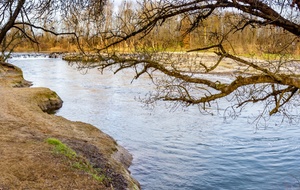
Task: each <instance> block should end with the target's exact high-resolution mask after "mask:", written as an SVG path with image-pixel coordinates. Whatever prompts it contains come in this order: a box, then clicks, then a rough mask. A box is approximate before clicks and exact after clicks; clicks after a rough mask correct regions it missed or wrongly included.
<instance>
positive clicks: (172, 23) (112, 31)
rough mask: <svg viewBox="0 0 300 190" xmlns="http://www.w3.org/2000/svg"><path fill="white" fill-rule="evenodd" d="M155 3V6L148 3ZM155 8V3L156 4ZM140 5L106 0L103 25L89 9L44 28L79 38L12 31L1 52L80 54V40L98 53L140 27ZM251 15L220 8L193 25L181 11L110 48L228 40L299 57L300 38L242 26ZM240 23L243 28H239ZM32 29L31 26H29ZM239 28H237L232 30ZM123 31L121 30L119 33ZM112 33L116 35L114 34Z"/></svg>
mask: <svg viewBox="0 0 300 190" xmlns="http://www.w3.org/2000/svg"><path fill="white" fill-rule="evenodd" d="M149 6H150V5H149ZM151 6H153V5H151ZM141 9H142V7H141V6H137V4H136V3H135V2H134V1H126V0H123V2H122V3H121V4H120V5H119V6H117V7H116V6H115V5H114V4H113V3H112V2H109V1H108V2H107V3H106V6H105V7H104V11H103V14H102V15H99V20H100V22H98V24H95V23H91V22H90V21H89V19H88V15H85V14H84V13H83V14H82V16H81V17H80V18H79V17H78V16H77V17H75V16H74V19H73V20H69V21H68V22H65V21H63V20H62V21H60V22H58V21H57V20H53V22H51V20H48V21H41V22H45V24H44V25H45V27H46V28H49V30H50V29H51V30H52V31H55V32H57V33H59V32H60V31H75V32H76V33H77V34H79V35H78V38H75V37H74V36H72V35H58V36H56V35H55V34H53V33H49V32H47V31H39V32H37V33H35V36H34V38H35V39H36V41H38V42H39V43H38V44H36V43H34V42H32V41H31V40H30V38H27V37H26V36H24V33H22V32H21V31H20V30H18V29H12V30H10V31H9V33H8V35H7V36H6V39H5V41H7V43H5V41H4V43H2V52H3V51H7V49H14V51H17V52H27V51H41V52H76V51H78V43H80V44H81V46H82V47H83V49H84V50H85V51H87V52H93V51H94V50H95V47H96V48H97V49H99V48H102V47H104V46H105V45H106V44H110V43H111V42H113V41H114V40H115V39H114V38H115V37H116V36H117V35H116V34H117V32H118V31H122V32H123V33H124V32H125V33H126V32H127V33H128V34H130V32H132V31H133V30H135V28H136V27H137V26H135V24H136V23H135V22H134V19H135V15H138V14H139V13H140V12H142V11H143V10H141ZM243 17H247V15H245V14H242V13H241V12H239V11H234V10H232V11H230V10H224V11H222V10H218V11H215V12H214V13H213V15H211V16H210V17H208V18H206V19H205V20H203V21H202V22H201V24H200V25H198V26H193V30H192V31H189V29H190V28H191V24H192V23H193V21H192V20H193V19H195V18H193V15H192V14H187V15H178V16H176V17H171V18H169V19H167V20H166V21H164V23H163V24H161V25H156V26H154V28H153V29H152V30H151V31H149V33H147V35H146V36H144V34H138V35H136V36H133V37H131V38H130V39H128V40H126V41H123V42H121V43H118V44H116V45H114V46H113V47H112V48H111V49H113V50H114V51H118V52H136V51H152V52H159V51H171V52H177V51H188V50H190V49H195V48H197V47H207V46H210V45H213V44H216V43H217V42H218V41H220V39H221V38H223V40H224V42H223V45H224V47H225V48H226V49H228V50H229V52H231V53H234V54H239V55H245V56H254V55H255V56H262V55H270V54H284V55H294V56H297V57H298V56H300V39H299V38H295V36H294V35H292V34H290V33H289V32H287V31H285V30H284V29H283V28H281V27H275V26H272V25H267V26H265V27H263V26H260V27H257V25H250V27H249V26H247V27H244V28H243V24H245V23H240V22H241V21H242V20H243ZM238 27H239V28H238ZM28 30H31V29H30V28H29V27H28ZM233 30H236V31H235V32H232V31H233ZM121 35H123V34H120V36H121ZM110 36H112V37H110Z"/></svg>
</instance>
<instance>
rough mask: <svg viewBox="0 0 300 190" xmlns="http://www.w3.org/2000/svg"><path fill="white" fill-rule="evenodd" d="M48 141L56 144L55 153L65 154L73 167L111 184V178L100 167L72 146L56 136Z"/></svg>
mask: <svg viewBox="0 0 300 190" xmlns="http://www.w3.org/2000/svg"><path fill="white" fill-rule="evenodd" d="M46 142H47V143H48V144H50V145H54V150H53V151H54V153H55V154H61V155H63V156H65V157H66V158H67V159H68V161H70V163H71V166H72V167H73V168H75V169H79V170H81V171H84V172H86V173H88V174H90V175H91V176H92V177H93V178H94V179H95V180H97V181H98V182H101V183H103V184H105V185H109V181H110V179H108V178H107V177H106V176H105V175H104V174H101V171H100V170H99V169H97V168H94V167H93V165H92V164H91V163H90V162H89V161H88V160H87V159H86V158H84V157H83V156H80V155H78V154H77V153H76V152H75V151H74V150H73V149H72V148H70V147H69V146H67V145H66V144H64V143H62V142H61V141H60V140H58V139H56V138H48V139H46Z"/></svg>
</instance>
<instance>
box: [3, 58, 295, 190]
mask: <svg viewBox="0 0 300 190" xmlns="http://www.w3.org/2000/svg"><path fill="white" fill-rule="evenodd" d="M9 62H11V63H13V64H15V65H17V66H19V67H21V68H22V70H23V72H24V76H25V78H26V79H27V80H30V81H32V82H33V84H34V86H35V87H48V88H51V89H52V90H54V91H56V92H57V93H58V94H59V96H60V97H61V98H62V99H63V100H64V105H63V107H62V108H61V109H60V110H59V111H58V112H57V115H60V116H63V117H66V118H68V119H70V120H73V121H84V122H87V123H91V124H93V125H95V126H96V127H98V128H99V129H101V130H102V131H104V132H105V133H107V134H109V135H110V136H112V137H113V138H114V139H116V140H117V141H118V143H119V144H121V145H122V146H124V147H125V148H127V149H128V150H129V151H130V153H131V154H132V155H133V157H134V159H133V164H132V166H131V167H130V168H129V169H130V171H131V173H132V175H133V176H134V177H135V178H136V179H137V180H138V181H139V182H140V183H141V186H142V188H143V189H145V190H158V189H159V190H175V189H178V190H198V189H199V190H200V189H270V190H271V189H272V190H273V189H299V188H300V129H299V125H290V124H288V123H282V124H280V125H277V123H280V122H279V121H280V119H281V118H276V117H275V118H273V120H272V121H271V122H270V123H269V125H268V126H267V128H266V129H257V128H256V125H255V124H253V123H251V122H249V118H248V116H249V115H251V114H252V113H254V112H257V110H258V109H260V108H259V107H258V106H257V107H256V106H253V107H252V108H251V109H248V110H244V114H243V115H241V116H240V117H239V118H237V119H236V120H231V121H229V122H225V121H224V119H223V118H222V117H221V116H220V115H214V116H211V115H203V114H200V112H199V111H198V110H197V108H195V107H191V108H189V109H180V108H179V109H176V110H172V111H170V109H168V108H167V107H166V106H165V105H164V103H162V102H158V103H157V105H156V106H155V107H154V109H147V108H145V107H144V106H143V104H142V103H141V102H139V101H136V99H137V98H138V97H143V96H144V95H145V94H146V93H147V92H148V91H150V90H151V88H152V85H151V83H150V82H149V80H148V79H146V78H141V79H139V80H138V81H134V82H133V83H131V80H132V75H131V74H130V73H129V72H121V73H119V74H117V75H112V73H111V72H109V71H107V72H105V73H104V74H103V75H101V74H100V72H99V71H97V70H96V69H94V70H89V71H88V73H86V74H82V73H80V72H78V71H77V70H76V69H75V68H74V67H71V66H69V65H68V64H67V63H66V62H65V61H63V60H61V59H50V58H46V57H38V58H13V59H11V60H9ZM224 104H226V103H224Z"/></svg>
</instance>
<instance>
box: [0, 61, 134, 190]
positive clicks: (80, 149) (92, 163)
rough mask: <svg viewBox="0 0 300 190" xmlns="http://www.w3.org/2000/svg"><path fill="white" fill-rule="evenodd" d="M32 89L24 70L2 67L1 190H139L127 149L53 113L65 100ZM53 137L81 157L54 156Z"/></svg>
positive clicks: (8, 65) (89, 128) (43, 91)
mask: <svg viewBox="0 0 300 190" xmlns="http://www.w3.org/2000/svg"><path fill="white" fill-rule="evenodd" d="M30 84H31V83H30V82H28V81H26V80H24V79H23V75H22V71H21V69H19V68H17V67H15V66H13V65H10V64H0V88H1V91H0V107H1V112H0V128H1V135H0V152H1V163H0V170H1V176H0V189H120V190H121V189H139V184H138V182H137V181H136V180H134V179H133V178H132V177H131V176H130V174H129V171H128V170H127V168H128V167H129V165H130V161H131V159H132V158H131V155H130V154H129V153H128V152H127V151H126V150H125V149H124V148H122V147H120V146H119V145H118V144H117V143H116V141H115V140H113V139H112V138H111V137H110V136H108V135H106V134H104V133H103V132H101V131H100V130H99V129H97V128H96V127H94V126H92V125H89V124H86V123H82V122H72V121H69V120H67V119H65V118H63V117H59V116H55V115H51V114H48V113H47V112H48V111H51V110H53V109H58V108H60V107H61V106H62V100H61V99H60V98H59V96H58V95H57V94H56V93H55V92H53V91H51V90H50V89H48V88H28V87H29V86H30ZM49 138H55V139H58V140H59V141H61V142H62V143H63V144H64V145H66V146H67V147H69V148H70V149H72V150H73V151H74V152H75V153H76V156H75V157H72V158H69V157H66V156H65V155H64V154H60V153H59V152H57V151H55V149H54V147H53V145H51V144H49V143H47V142H46V141H47V139H49ZM86 166H88V167H92V168H87V167H86ZM89 171H96V173H95V172H94V173H91V172H89ZM97 176H98V177H97Z"/></svg>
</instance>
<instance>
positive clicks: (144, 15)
mask: <svg viewBox="0 0 300 190" xmlns="http://www.w3.org/2000/svg"><path fill="white" fill-rule="evenodd" d="M135 6H136V7H138V8H136V9H135V10H134V11H135V12H134V14H131V15H130V21H128V19H127V20H125V19H124V18H120V19H119V20H117V21H115V22H116V23H117V24H115V28H113V29H111V30H108V31H105V33H102V36H105V37H106V41H105V40H104V41H103V42H105V45H104V47H102V48H99V47H98V48H94V50H95V51H96V52H98V53H99V59H101V62H98V63H90V64H85V65H81V68H93V67H96V68H98V69H100V70H105V69H112V70H113V71H114V72H115V73H117V72H119V71H120V70H123V69H127V68H133V70H134V72H135V79H137V78H139V77H140V76H142V75H147V76H149V77H150V79H151V80H152V81H153V83H154V84H155V85H156V90H155V91H154V92H151V93H149V96H148V97H147V98H146V99H145V101H146V102H147V103H151V102H155V101H157V100H164V101H171V102H174V103H177V104H178V103H179V104H180V105H184V106H189V105H197V106H199V108H200V110H201V111H205V112H206V111H207V110H209V109H208V108H209V107H211V106H214V105H216V104H215V103H217V102H218V100H219V99H221V98H225V99H227V100H229V101H230V102H233V104H232V105H233V106H232V108H233V109H232V110H234V113H236V112H235V111H237V110H242V109H243V108H244V106H246V105H251V104H252V103H263V104H264V105H265V106H264V109H263V111H261V112H260V113H259V115H260V116H263V115H266V116H268V115H274V114H283V115H287V116H291V115H293V113H292V112H289V111H292V110H293V111H295V110H297V109H293V108H299V101H298V100H299V88H300V79H299V74H300V70H299V69H300V65H299V64H300V61H299V59H298V60H297V59H296V58H297V57H295V56H293V55H294V54H297V53H298V58H299V39H300V11H299V10H300V1H299V0H293V1H291V0H274V1H273V0H272V1H270V0H180V1H177V0H176V1H175V0H161V1H156V0H150V1H149V0H147V1H146V0H144V1H137V3H136V4H135ZM212 17H216V18H219V19H217V20H219V21H220V20H221V21H222V22H219V26H218V27H219V28H221V29H220V30H215V31H213V30H211V31H204V32H202V35H205V40H206V41H207V42H206V43H199V46H198V47H190V49H188V50H187V51H186V52H172V51H162V50H161V49H159V50H158V49H155V48H152V47H151V46H147V43H143V42H144V41H146V40H147V38H148V37H149V36H153V33H154V34H155V32H156V31H158V28H160V27H163V26H164V25H165V24H167V23H169V21H170V20H173V21H174V20H175V21H177V23H178V27H175V29H174V27H173V29H174V31H171V33H170V35H181V37H182V38H184V37H185V36H187V35H189V34H192V33H193V32H195V30H199V28H200V30H201V28H204V27H209V26H211V25H215V24H216V23H213V22H211V20H210V21H209V19H210V18H212ZM208 21H209V22H208ZM169 28H170V29H171V28H172V27H169ZM176 28H177V29H176ZM249 30H250V31H255V36H256V37H257V36H258V37H260V41H259V42H257V43H258V44H257V49H256V51H253V52H256V53H255V54H252V53H250V50H249V53H248V55H247V56H240V54H238V53H236V49H237V48H239V47H237V45H236V44H239V45H240V44H241V43H242V44H243V43H248V42H247V41H245V42H239V43H236V42H237V41H238V39H237V37H236V36H238V34H240V35H244V34H245V32H246V31H249ZM202 31H203V30H202ZM276 31H277V32H278V31H279V33H280V35H279V36H277V37H276V38H275V37H274V33H276ZM157 35H159V34H157ZM273 37H274V38H273ZM132 39H134V40H133V41H135V42H136V43H135V44H133V49H131V50H132V52H130V53H128V51H127V52H123V53H122V52H120V51H119V52H118V48H116V47H117V46H118V44H120V43H124V42H126V41H129V40H132ZM148 40H149V39H148ZM191 40H193V38H191ZM275 41H276V42H277V41H279V42H278V43H276V44H275ZM261 44H265V46H264V47H263V46H261ZM270 44H273V46H272V51H269V49H270V48H269V49H268V47H269V46H270ZM274 44H275V45H274ZM129 49H130V48H128V50H129ZM122 51H123V50H122ZM257 52H261V54H258V53H257ZM246 53H247V50H246ZM264 54H265V55H268V59H267V58H265V57H264V56H263V55H264ZM257 55H258V56H257ZM224 75H226V77H224ZM228 113H229V112H228ZM288 113H289V114H288Z"/></svg>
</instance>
